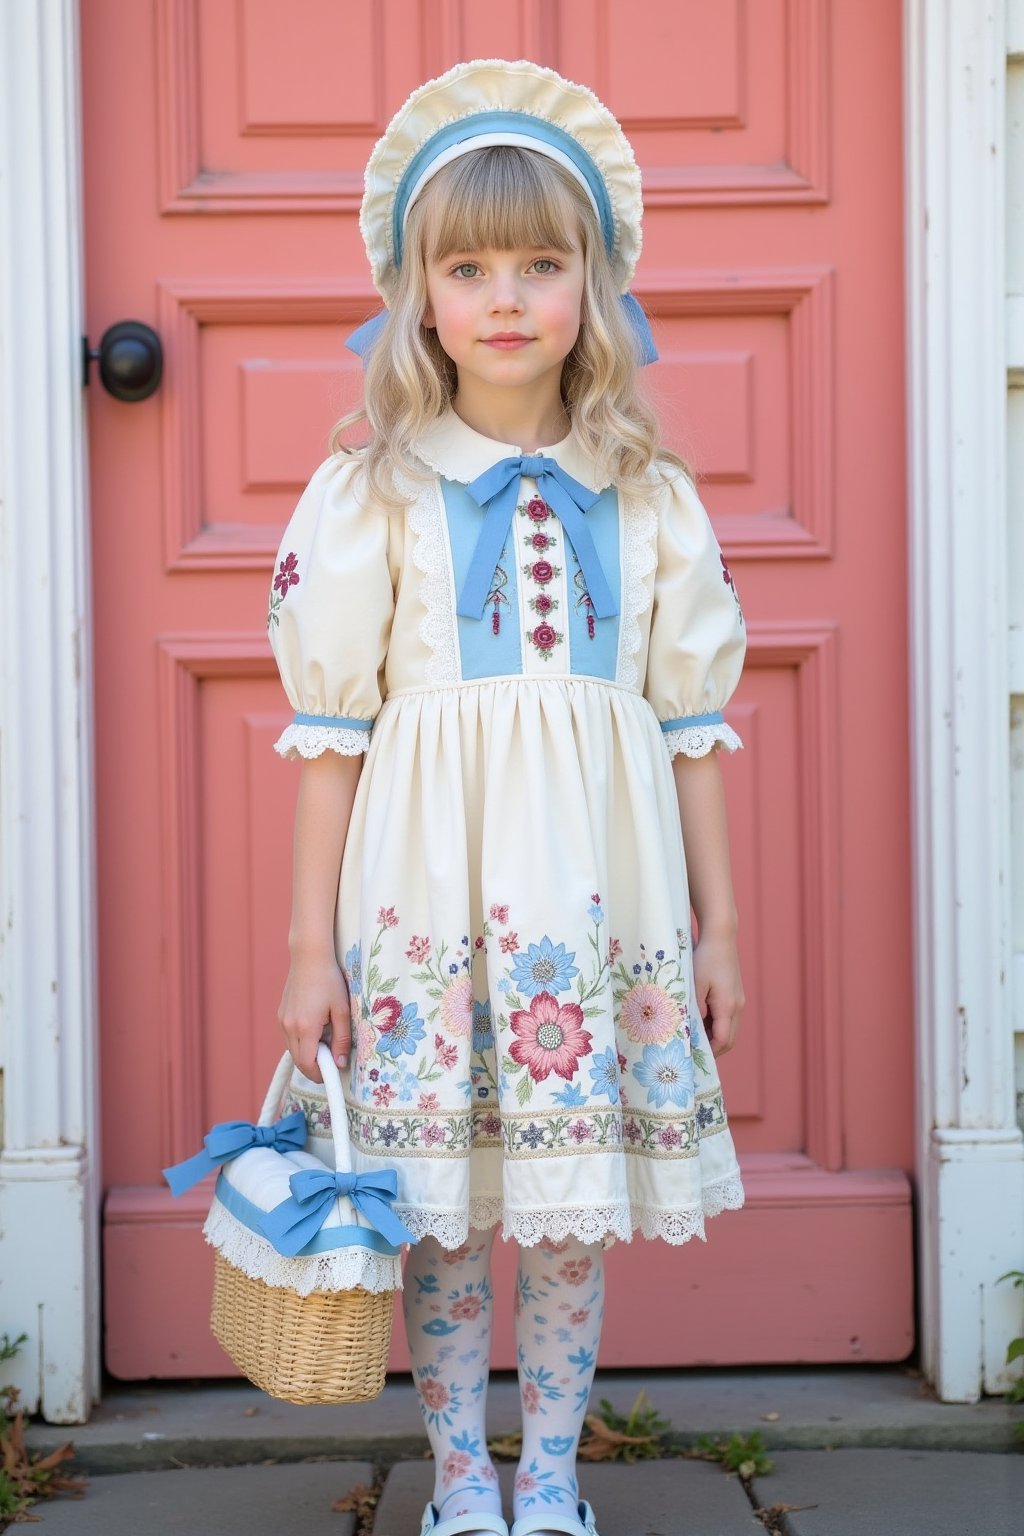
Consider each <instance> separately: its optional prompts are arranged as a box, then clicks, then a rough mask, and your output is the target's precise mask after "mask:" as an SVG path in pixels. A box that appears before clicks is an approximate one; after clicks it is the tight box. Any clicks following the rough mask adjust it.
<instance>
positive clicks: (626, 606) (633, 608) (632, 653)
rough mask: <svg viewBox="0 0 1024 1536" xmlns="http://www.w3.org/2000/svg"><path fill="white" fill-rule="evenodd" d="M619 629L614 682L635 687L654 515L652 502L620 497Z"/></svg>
mask: <svg viewBox="0 0 1024 1536" xmlns="http://www.w3.org/2000/svg"><path fill="white" fill-rule="evenodd" d="M620 504H624V505H623V512H622V564H623V571H622V629H621V632H620V635H619V665H618V668H617V669H616V673H615V680H616V682H618V683H622V684H623V685H624V686H625V687H627V688H636V687H637V686H638V679H639V669H638V667H637V656H638V655H639V654H640V615H641V614H642V613H643V611H644V609H645V608H646V607H647V606H648V604H649V603H650V593H649V592H648V590H647V577H648V576H649V575H650V574H651V572H652V571H653V570H656V569H657V565H658V512H657V507H656V505H655V503H654V501H653V500H648V499H646V498H644V499H639V500H638V499H636V498H629V499H627V498H625V497H623V498H622V503H620Z"/></svg>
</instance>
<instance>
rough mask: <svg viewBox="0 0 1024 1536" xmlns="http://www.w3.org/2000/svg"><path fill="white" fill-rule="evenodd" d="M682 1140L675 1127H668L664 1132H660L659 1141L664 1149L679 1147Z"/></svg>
mask: <svg viewBox="0 0 1024 1536" xmlns="http://www.w3.org/2000/svg"><path fill="white" fill-rule="evenodd" d="M682 1139H683V1138H682V1136H681V1135H680V1133H679V1131H678V1130H677V1129H676V1127H675V1126H674V1125H666V1126H665V1128H664V1130H661V1131H659V1132H658V1140H659V1142H660V1143H661V1145H662V1146H663V1147H678V1146H679V1145H680V1143H681V1142H682Z"/></svg>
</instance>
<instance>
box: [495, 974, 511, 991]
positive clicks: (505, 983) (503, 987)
mask: <svg viewBox="0 0 1024 1536" xmlns="http://www.w3.org/2000/svg"><path fill="white" fill-rule="evenodd" d="M511 990H512V983H511V982H510V981H509V979H508V977H507V976H503V977H502V978H501V980H500V981H499V982H498V991H499V992H511Z"/></svg>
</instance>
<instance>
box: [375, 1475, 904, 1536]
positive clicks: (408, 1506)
mask: <svg viewBox="0 0 1024 1536" xmlns="http://www.w3.org/2000/svg"><path fill="white" fill-rule="evenodd" d="M514 1475H515V1467H514V1466H513V1464H512V1463H511V1462H503V1463H501V1464H500V1466H499V1468H498V1477H499V1480H500V1483H501V1490H502V1495H503V1497H504V1501H505V1517H506V1519H508V1518H509V1517H510V1516H511V1513H512V1479H513V1477H514ZM433 1488H434V1464H433V1462H431V1461H403V1462H399V1463H398V1465H397V1466H395V1467H393V1468H392V1469H391V1472H390V1473H389V1475H388V1479H387V1481H386V1483H385V1484H384V1493H383V1496H382V1497H381V1501H380V1503H379V1504H378V1506H377V1515H376V1519H375V1520H374V1525H373V1536H415V1533H416V1532H417V1531H418V1530H419V1528H420V1520H421V1518H422V1516H423V1508H424V1505H425V1504H426V1502H427V1500H428V1499H429V1498H430V1497H431V1495H432V1493H433ZM580 1491H581V1493H582V1494H583V1497H584V1498H585V1499H589V1500H590V1502H591V1504H592V1505H593V1507H594V1513H595V1514H596V1516H597V1523H598V1530H599V1531H600V1533H601V1536H764V1526H763V1525H762V1524H761V1523H760V1521H759V1520H757V1519H756V1517H755V1515H754V1512H753V1509H752V1507H751V1504H750V1500H749V1499H748V1498H747V1495H746V1494H745V1493H744V1491H743V1485H742V1484H741V1483H740V1481H739V1480H738V1478H735V1477H729V1476H727V1475H726V1474H725V1473H723V1472H722V1471H721V1469H720V1468H718V1467H715V1466H710V1465H708V1464H707V1463H706V1462H699V1461H648V1462H637V1463H635V1464H634V1465H633V1466H631V1467H627V1466H615V1465H609V1464H607V1463H605V1464H604V1465H601V1464H596V1465H594V1466H583V1467H581V1469H580ZM873 1536H878V1533H877V1532H875V1533H873Z"/></svg>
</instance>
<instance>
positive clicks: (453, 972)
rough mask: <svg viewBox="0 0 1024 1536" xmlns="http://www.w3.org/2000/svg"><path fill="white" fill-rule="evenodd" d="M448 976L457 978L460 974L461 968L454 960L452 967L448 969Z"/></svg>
mask: <svg viewBox="0 0 1024 1536" xmlns="http://www.w3.org/2000/svg"><path fill="white" fill-rule="evenodd" d="M448 974H449V976H457V975H458V974H459V968H458V966H457V965H456V963H455V961H454V960H453V961H452V963H451V965H450V966H449V967H448Z"/></svg>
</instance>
